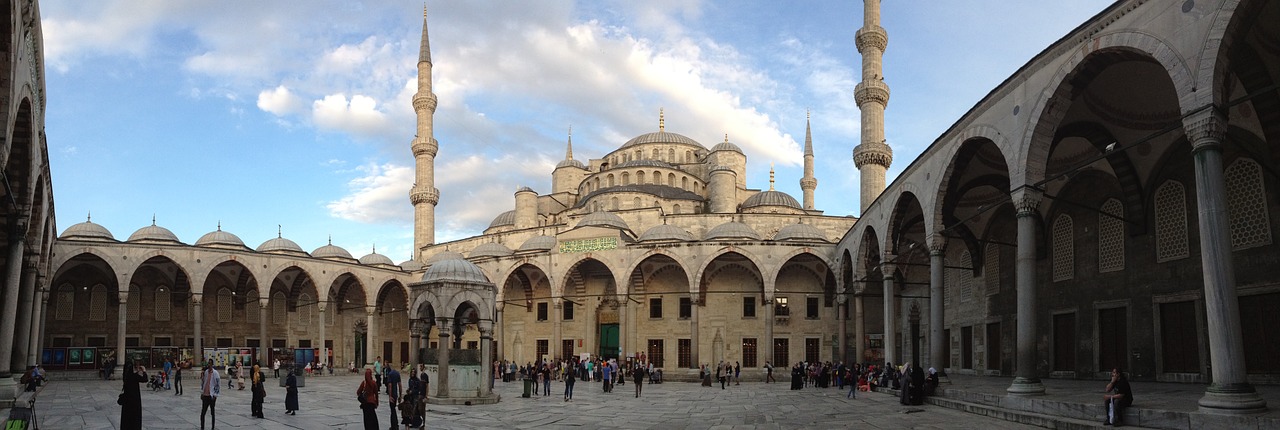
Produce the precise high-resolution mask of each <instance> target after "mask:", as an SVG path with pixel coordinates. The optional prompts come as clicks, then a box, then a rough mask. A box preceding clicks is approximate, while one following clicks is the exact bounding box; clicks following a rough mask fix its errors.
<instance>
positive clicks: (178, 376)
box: [173, 361, 187, 396]
mask: <svg viewBox="0 0 1280 430" xmlns="http://www.w3.org/2000/svg"><path fill="white" fill-rule="evenodd" d="M186 364H187V362H186V361H182V362H178V363H177V364H175V365H174V366H173V395H175V396H181V395H182V368H183V367H184V366H185V365H186Z"/></svg>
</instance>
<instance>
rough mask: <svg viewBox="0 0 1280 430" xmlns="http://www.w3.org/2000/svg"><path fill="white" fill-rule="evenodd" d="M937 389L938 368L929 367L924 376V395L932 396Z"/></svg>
mask: <svg viewBox="0 0 1280 430" xmlns="http://www.w3.org/2000/svg"><path fill="white" fill-rule="evenodd" d="M937 391H938V369H934V368H932V367H930V368H929V374H928V375H926V376H925V377H924V395H926V396H932V395H933V393H936V392H937Z"/></svg>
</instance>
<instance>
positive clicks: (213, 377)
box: [200, 361, 222, 429]
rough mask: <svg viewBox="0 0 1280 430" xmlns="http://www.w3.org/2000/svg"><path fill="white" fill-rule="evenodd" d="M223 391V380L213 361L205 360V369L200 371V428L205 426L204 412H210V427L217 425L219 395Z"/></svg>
mask: <svg viewBox="0 0 1280 430" xmlns="http://www.w3.org/2000/svg"><path fill="white" fill-rule="evenodd" d="M221 393H222V380H221V378H220V377H219V376H218V371H217V370H215V369H214V368H213V363H212V362H209V361H206V362H204V371H202V372H201V373H200V428H201V429H203V428H204V413H205V411H208V412H209V428H210V429H212V428H214V427H216V424H217V421H218V415H217V410H216V407H217V405H218V395H219V394H221Z"/></svg>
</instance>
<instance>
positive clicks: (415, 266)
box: [400, 260, 427, 272]
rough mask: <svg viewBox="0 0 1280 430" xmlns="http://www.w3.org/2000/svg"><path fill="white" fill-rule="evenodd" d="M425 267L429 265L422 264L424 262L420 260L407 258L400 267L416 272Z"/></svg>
mask: <svg viewBox="0 0 1280 430" xmlns="http://www.w3.org/2000/svg"><path fill="white" fill-rule="evenodd" d="M424 267H427V266H426V265H425V264H422V262H421V261H418V260H407V261H405V262H403V263H400V269H401V270H404V271H406V272H416V271H419V270H422V268H424Z"/></svg>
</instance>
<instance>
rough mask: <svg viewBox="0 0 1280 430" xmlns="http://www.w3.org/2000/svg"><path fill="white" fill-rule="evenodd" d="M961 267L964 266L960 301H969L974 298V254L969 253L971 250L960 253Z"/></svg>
mask: <svg viewBox="0 0 1280 430" xmlns="http://www.w3.org/2000/svg"><path fill="white" fill-rule="evenodd" d="M960 267H964V269H961V272H960V275H959V277H960V282H959V284H960V285H959V287H960V303H967V302H969V301H970V300H972V299H973V270H972V269H969V268H970V267H973V256H971V255H969V251H965V252H963V253H961V254H960Z"/></svg>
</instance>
